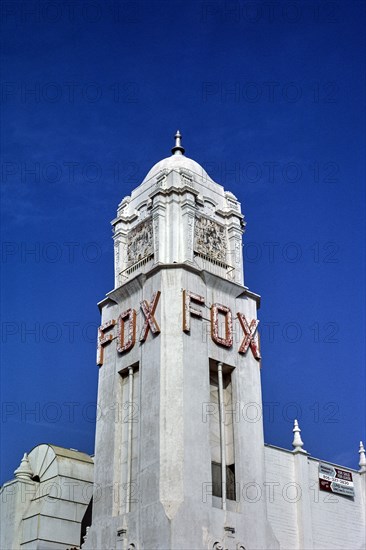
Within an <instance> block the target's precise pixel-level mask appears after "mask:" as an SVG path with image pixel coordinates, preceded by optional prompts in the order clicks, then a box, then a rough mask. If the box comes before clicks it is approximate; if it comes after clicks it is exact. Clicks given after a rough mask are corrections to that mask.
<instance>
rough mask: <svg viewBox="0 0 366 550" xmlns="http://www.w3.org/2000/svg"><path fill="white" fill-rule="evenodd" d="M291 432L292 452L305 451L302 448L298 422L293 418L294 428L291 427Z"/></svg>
mask: <svg viewBox="0 0 366 550" xmlns="http://www.w3.org/2000/svg"><path fill="white" fill-rule="evenodd" d="M292 431H293V434H294V440H293V442H292V446H293V447H294V450H293V451H292V452H293V453H306V451H305V450H304V449H303V448H302V447H303V445H304V443H303V441H302V439H301V435H300V432H301V430H300V428H299V423H298V421H297V420H294V428H293V430H292Z"/></svg>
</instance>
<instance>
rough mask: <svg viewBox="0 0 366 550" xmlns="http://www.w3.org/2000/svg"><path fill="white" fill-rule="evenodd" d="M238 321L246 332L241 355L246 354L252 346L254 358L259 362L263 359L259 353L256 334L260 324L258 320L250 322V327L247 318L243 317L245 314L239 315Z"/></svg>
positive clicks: (240, 349) (241, 346)
mask: <svg viewBox="0 0 366 550" xmlns="http://www.w3.org/2000/svg"><path fill="white" fill-rule="evenodd" d="M238 319H239V322H240V324H241V327H242V329H243V331H244V338H243V341H242V343H241V345H240V348H239V353H246V351H247V350H248V348H249V346H250V349H251V350H252V352H253V355H254V357H255V358H256V359H258V360H259V359H260V358H261V354H260V352H259V346H258V342H257V339H256V338H255V333H256V330H257V326H258V324H259V321H258V319H253V320H252V321H251V322H250V325H248V322H247V320H246V318H245V315H243V313H238Z"/></svg>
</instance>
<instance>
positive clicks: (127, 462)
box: [114, 364, 140, 514]
mask: <svg viewBox="0 0 366 550" xmlns="http://www.w3.org/2000/svg"><path fill="white" fill-rule="evenodd" d="M120 375H121V376H120V391H119V402H118V407H117V408H116V415H118V416H116V443H117V445H116V450H117V452H116V455H115V460H116V465H115V472H117V476H118V477H117V478H116V479H115V483H116V485H115V490H116V491H118V498H117V496H115V498H114V502H115V503H116V504H117V509H116V514H124V513H127V512H130V511H132V510H134V509H135V506H136V502H137V494H138V490H137V472H138V441H139V428H140V387H139V386H140V384H139V382H140V377H139V369H138V364H135V365H132V366H130V367H128V368H126V369H124V370H123V371H122V372H121V373H120Z"/></svg>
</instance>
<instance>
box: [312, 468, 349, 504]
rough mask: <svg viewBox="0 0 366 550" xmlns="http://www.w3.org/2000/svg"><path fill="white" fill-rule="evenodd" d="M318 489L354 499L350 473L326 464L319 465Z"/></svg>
mask: <svg viewBox="0 0 366 550" xmlns="http://www.w3.org/2000/svg"><path fill="white" fill-rule="evenodd" d="M319 489H321V490H322V491H328V493H336V494H338V495H343V496H346V497H354V496H355V490H354V485H353V479H352V473H351V472H348V471H347V470H341V469H340V468H336V467H335V466H330V465H328V464H321V463H320V464H319Z"/></svg>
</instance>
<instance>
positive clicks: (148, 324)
mask: <svg viewBox="0 0 366 550" xmlns="http://www.w3.org/2000/svg"><path fill="white" fill-rule="evenodd" d="M159 298H160V290H158V291H157V292H155V293H154V294H153V297H152V299H151V305H150V304H149V302H148V301H147V300H142V302H141V304H140V305H141V309H142V312H143V314H144V315H145V323H144V326H143V327H142V331H141V335H140V342H145V340H146V338H147V335H148V334H149V329H151V332H152V333H153V334H159V332H160V327H159V325H158V323H157V322H156V319H155V317H154V313H155V310H156V306H157V305H158V301H159Z"/></svg>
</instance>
